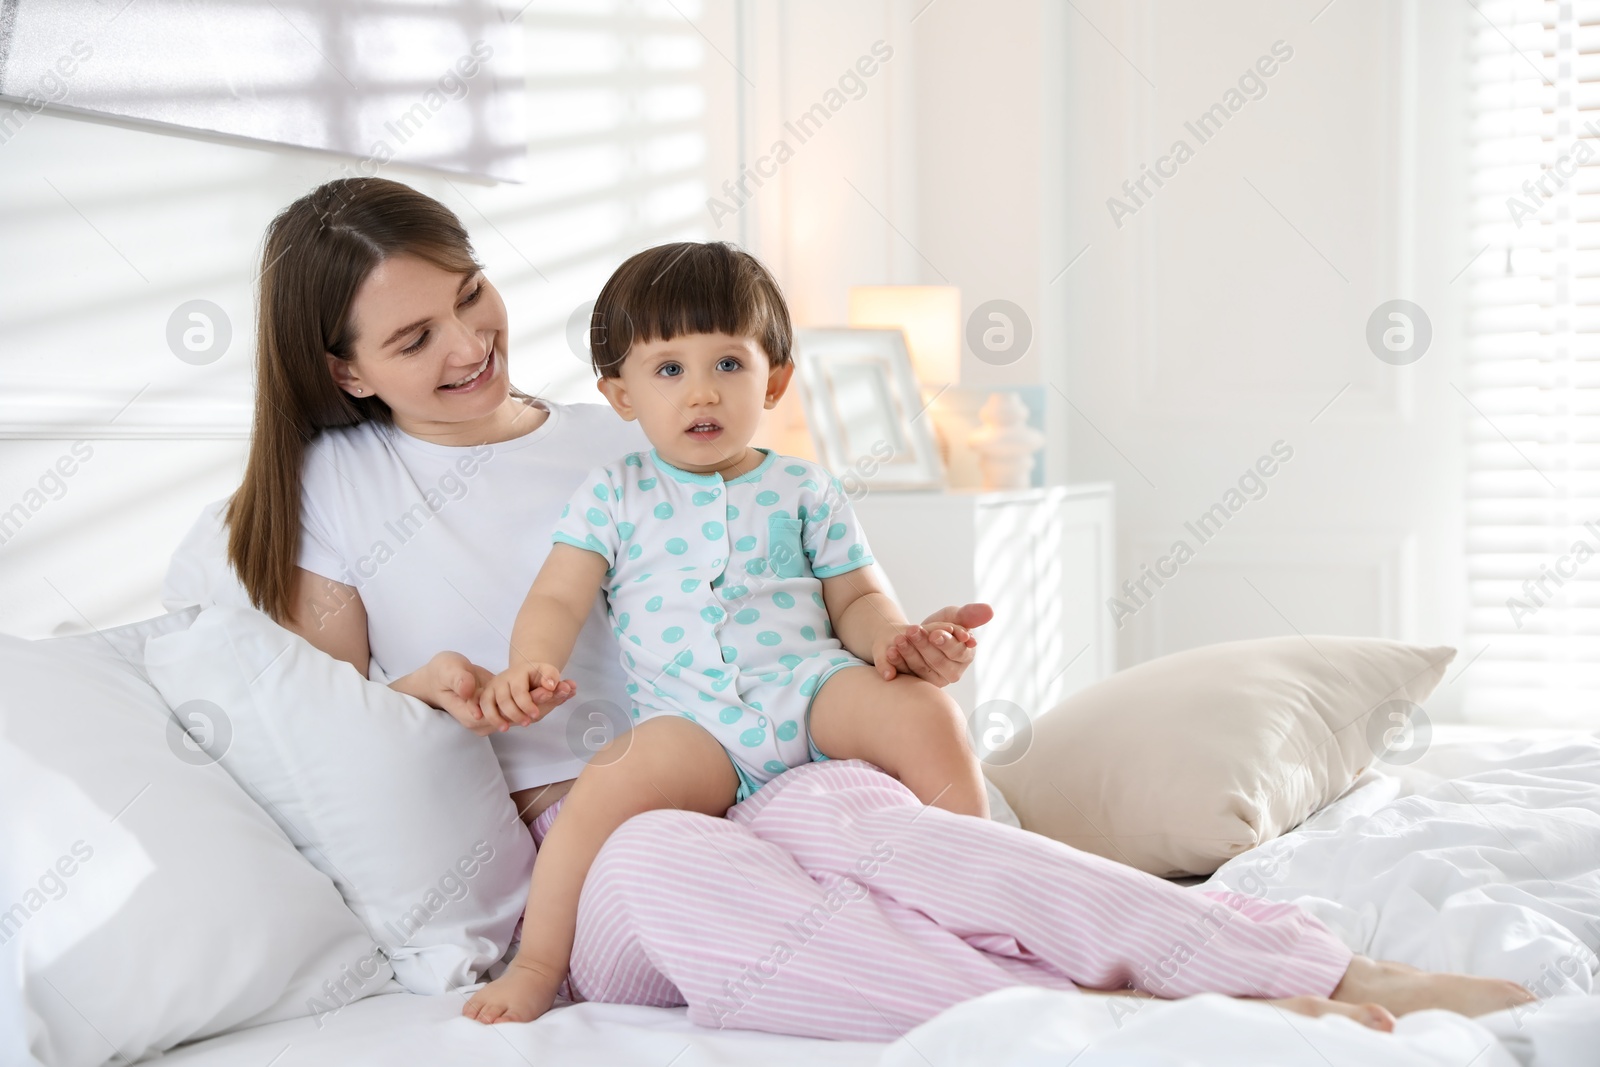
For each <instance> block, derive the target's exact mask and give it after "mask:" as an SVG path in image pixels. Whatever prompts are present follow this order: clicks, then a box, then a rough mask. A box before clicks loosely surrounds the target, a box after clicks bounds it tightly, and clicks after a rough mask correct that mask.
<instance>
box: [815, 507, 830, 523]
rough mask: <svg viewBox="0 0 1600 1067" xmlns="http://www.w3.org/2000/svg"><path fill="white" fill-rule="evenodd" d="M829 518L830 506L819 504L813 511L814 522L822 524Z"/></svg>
mask: <svg viewBox="0 0 1600 1067" xmlns="http://www.w3.org/2000/svg"><path fill="white" fill-rule="evenodd" d="M827 517H828V505H826V504H818V505H817V506H816V507H814V508H812V509H811V518H812V519H813V520H814V521H816V522H821V521H822V520H823V519H825V518H827Z"/></svg>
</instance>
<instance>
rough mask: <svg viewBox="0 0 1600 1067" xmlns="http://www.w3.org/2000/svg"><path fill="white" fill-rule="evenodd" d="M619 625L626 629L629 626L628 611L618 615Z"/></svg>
mask: <svg viewBox="0 0 1600 1067" xmlns="http://www.w3.org/2000/svg"><path fill="white" fill-rule="evenodd" d="M617 625H618V626H620V627H622V628H623V629H624V630H626V629H627V628H628V613H627V612H626V611H624V612H623V613H622V614H621V615H618V616H617Z"/></svg>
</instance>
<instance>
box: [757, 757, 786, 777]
mask: <svg viewBox="0 0 1600 1067" xmlns="http://www.w3.org/2000/svg"><path fill="white" fill-rule="evenodd" d="M761 769H762V770H764V771H766V772H767V773H768V774H782V773H783V772H784V771H786V770H788V769H789V768H788V767H786V766H784V765H783V764H781V763H779V762H778V761H777V760H775V759H769V760H767V762H766V763H763V764H762V765H761Z"/></svg>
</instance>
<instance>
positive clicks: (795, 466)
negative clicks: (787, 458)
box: [783, 463, 806, 475]
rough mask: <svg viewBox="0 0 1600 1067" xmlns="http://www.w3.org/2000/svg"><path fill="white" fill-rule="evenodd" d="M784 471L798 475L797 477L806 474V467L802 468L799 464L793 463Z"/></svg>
mask: <svg viewBox="0 0 1600 1067" xmlns="http://www.w3.org/2000/svg"><path fill="white" fill-rule="evenodd" d="M783 469H784V470H786V471H788V472H789V473H790V474H796V475H799V474H804V473H805V472H806V469H805V468H804V467H802V466H800V464H798V463H791V464H789V465H788V466H787V467H785V468H783Z"/></svg>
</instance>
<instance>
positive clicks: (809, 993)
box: [534, 760, 1351, 1041]
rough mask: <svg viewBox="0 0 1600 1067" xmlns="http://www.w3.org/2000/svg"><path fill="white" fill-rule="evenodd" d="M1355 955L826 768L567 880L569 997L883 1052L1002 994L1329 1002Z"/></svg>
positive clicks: (621, 840) (1292, 911) (1219, 901)
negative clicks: (575, 885) (1090, 991)
mask: <svg viewBox="0 0 1600 1067" xmlns="http://www.w3.org/2000/svg"><path fill="white" fill-rule="evenodd" d="M557 810H558V808H556V807H552V808H551V809H549V810H548V811H546V812H545V813H544V814H543V815H541V816H540V818H539V820H538V821H537V823H536V824H535V827H534V836H535V838H536V839H539V840H542V839H543V836H544V831H545V830H547V829H548V828H549V826H550V823H551V822H552V821H553V819H554V817H555V813H556V811H557ZM1350 957H1351V952H1350V949H1348V948H1347V947H1345V945H1344V944H1343V943H1341V942H1340V941H1338V940H1337V939H1336V938H1334V936H1333V935H1332V934H1330V933H1329V932H1328V930H1327V929H1326V928H1325V927H1324V926H1322V924H1320V923H1319V922H1317V920H1316V919H1314V918H1312V917H1311V916H1310V915H1308V914H1306V913H1305V912H1304V911H1302V910H1301V909H1300V908H1298V907H1296V906H1294V905H1292V904H1276V903H1269V902H1266V901H1261V900H1256V899H1254V898H1251V897H1245V896H1241V895H1239V894H1234V893H1222V892H1197V891H1194V890H1189V889H1184V888H1182V887H1180V886H1177V885H1174V884H1173V883H1171V882H1167V881H1165V880H1163V879H1160V878H1157V877H1155V876H1154V875H1149V874H1145V873H1143V872H1141V871H1137V870H1134V869H1133V868H1131V867H1126V866H1123V865H1122V864H1119V863H1115V862H1113V861H1111V860H1107V859H1103V858H1101V857H1099V856H1095V855H1092V854H1090V853H1087V852H1081V851H1079V850H1077V849H1074V848H1071V847H1070V846H1067V845H1063V844H1061V843H1059V842H1057V841H1052V840H1050V839H1049V838H1045V837H1041V836H1039V835H1036V834H1030V833H1027V832H1025V831H1022V830H1018V829H1016V828H1014V827H1009V826H1004V825H1002V824H999V823H993V822H989V821H986V820H983V819H976V818H972V817H970V816H962V815H952V814H950V813H949V812H946V811H943V810H941V809H938V808H929V807H924V806H923V805H922V804H921V803H920V802H919V801H918V800H917V799H916V797H915V796H914V795H912V793H911V791H910V790H908V789H907V788H906V787H905V786H903V785H901V784H900V783H899V782H898V781H896V780H895V779H893V778H891V777H889V776H888V775H886V774H884V773H883V772H881V771H879V770H878V769H876V768H875V767H873V766H872V765H871V764H867V763H862V762H860V761H856V760H849V761H846V760H839V761H833V760H830V761H827V762H823V763H809V764H804V765H802V766H800V767H796V768H794V769H793V770H790V771H788V772H786V773H785V774H782V775H780V776H779V777H778V778H776V779H774V780H773V781H772V782H769V783H768V784H767V785H766V786H764V787H763V788H762V789H761V790H760V791H759V792H757V793H756V794H755V795H754V796H752V797H750V798H749V799H748V800H746V801H744V802H743V803H741V804H737V805H735V806H734V807H732V808H730V809H729V810H728V813H727V817H726V818H721V819H718V818H712V817H709V816H704V815H697V814H692V813H689V812H683V811H653V812H647V813H645V814H643V815H638V816H635V817H634V818H632V819H630V820H629V821H628V822H627V823H625V824H624V825H623V826H622V827H621V828H620V829H618V830H617V832H616V833H615V834H613V835H612V837H611V839H610V840H609V841H607V842H606V844H605V846H604V847H603V848H602V849H601V851H600V854H599V856H598V857H597V858H596V860H595V863H594V866H593V867H592V868H591V869H590V872H589V877H588V880H587V881H586V882H585V883H584V886H583V895H582V898H581V899H580V902H579V912H578V929H577V938H576V941H575V943H574V947H573V954H572V966H571V972H570V975H571V977H570V981H569V986H570V988H571V991H572V993H573V994H574V995H575V996H576V997H577V998H579V999H583V1000H595V1001H606V1002H610V1003H619V1004H644V1005H652V1006H659V1007H676V1006H679V1005H683V1004H687V1005H688V1008H689V1012H688V1016H689V1019H690V1020H692V1021H693V1022H695V1023H698V1024H699V1025H701V1026H709V1027H719V1028H720V1027H729V1028H734V1029H746V1030H765V1031H771V1032H775V1033H782V1034H792V1035H796V1036H802V1037H820V1038H834V1039H845V1040H860V1041H892V1040H894V1039H895V1038H897V1037H899V1036H900V1035H902V1034H904V1033H905V1032H906V1031H908V1030H910V1029H912V1028H913V1027H916V1026H918V1025H920V1024H921V1023H923V1022H926V1021H927V1020H928V1019H931V1018H932V1017H933V1016H934V1015H936V1014H938V1013H939V1012H941V1011H943V1010H944V1009H946V1008H948V1007H950V1006H952V1005H954V1004H958V1003H960V1002H962V1001H964V1000H969V999H971V998H973V997H976V996H979V995H981V994H983V993H987V992H990V991H991V990H995V989H1003V988H1006V987H1009V986H1016V985H1035V986H1046V987H1049V988H1053V989H1072V988H1074V987H1075V986H1084V987H1088V988H1094V989H1122V988H1127V987H1129V986H1132V987H1133V988H1135V989H1139V990H1142V991H1144V992H1146V993H1150V994H1152V995H1155V996H1161V997H1179V996H1185V995H1188V994H1192V993H1204V992H1212V993H1225V994H1229V995H1234V996H1249V997H1282V996H1296V995H1301V994H1316V995H1327V994H1328V993H1330V992H1332V991H1333V989H1334V987H1335V986H1336V985H1338V983H1339V980H1340V979H1341V978H1342V977H1343V975H1344V972H1345V969H1346V968H1347V967H1348V966H1349V963H1350Z"/></svg>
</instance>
